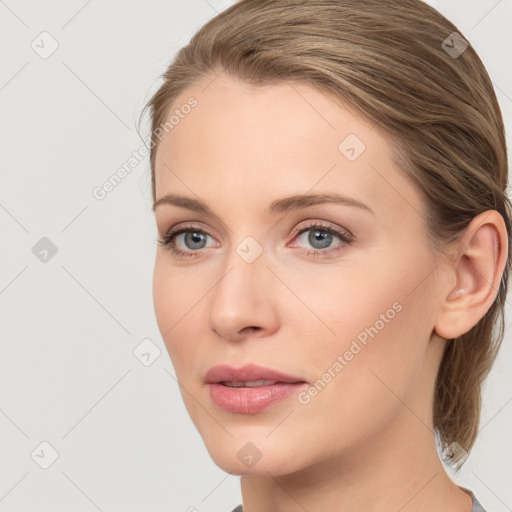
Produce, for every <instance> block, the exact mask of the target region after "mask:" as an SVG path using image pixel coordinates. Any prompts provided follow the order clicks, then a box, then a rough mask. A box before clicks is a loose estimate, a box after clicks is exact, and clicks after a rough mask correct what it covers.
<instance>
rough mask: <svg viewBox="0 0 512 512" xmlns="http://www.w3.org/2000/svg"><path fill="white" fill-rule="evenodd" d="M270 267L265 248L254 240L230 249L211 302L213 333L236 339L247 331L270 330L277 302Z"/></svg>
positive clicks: (247, 240) (247, 238) (210, 320)
mask: <svg viewBox="0 0 512 512" xmlns="http://www.w3.org/2000/svg"><path fill="white" fill-rule="evenodd" d="M267 263H268V261H267V258H266V257H265V251H264V250H263V246H262V244H260V243H259V242H258V241H257V240H256V239H255V238H254V237H252V236H247V237H245V238H244V239H242V241H241V242H240V243H238V244H237V245H234V246H232V247H231V248H230V251H229V253H228V254H227V255H226V256H225V261H224V263H223V267H222V268H223V272H222V275H221V276H220V277H219V280H218V281H217V282H216V284H215V285H214V288H213V290H212V295H211V298H210V311H209V322H210V327H211V328H212V329H214V330H215V331H217V332H218V333H219V334H221V335H222V336H224V337H236V336H237V334H238V333H239V332H240V331H241V330H242V329H244V328H245V327H260V328H265V329H268V328H270V324H271V323H272V322H273V320H275V315H276V304H274V300H275V299H276V298H275V297H274V295H273V292H272V287H271V285H270V282H269V280H270V279H271V278H272V276H271V272H270V271H269V269H268V268H267Z"/></svg>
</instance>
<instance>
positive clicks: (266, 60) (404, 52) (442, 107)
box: [139, 0, 512, 469]
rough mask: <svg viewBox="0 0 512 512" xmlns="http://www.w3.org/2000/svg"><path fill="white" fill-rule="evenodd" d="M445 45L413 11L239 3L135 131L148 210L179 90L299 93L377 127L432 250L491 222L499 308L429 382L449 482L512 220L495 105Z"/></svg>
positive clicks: (474, 420) (503, 288) (495, 338)
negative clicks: (313, 92)
mask: <svg viewBox="0 0 512 512" xmlns="http://www.w3.org/2000/svg"><path fill="white" fill-rule="evenodd" d="M453 32H456V33H457V34H458V35H459V36H458V37H459V43H458V44H459V46H458V48H460V51H462V50H463V48H464V41H465V40H464V39H463V38H461V36H460V32H459V31H458V29H457V27H456V26H455V25H453V24H452V23H451V22H450V21H449V20H447V19H446V18H445V17H444V16H442V15H441V14H440V13H439V12H437V11H436V10H435V9H433V8H432V7H430V6H429V5H427V4H425V3H423V2H422V1H420V0H400V1H396V0H307V1H304V0H241V1H239V2H237V3H236V4H234V5H232V6H231V7H229V8H228V9H226V10H224V11H223V12H221V13H220V14H219V15H217V16H215V17H214V18H213V19H211V20H210V21H208V22H207V23H206V24H205V25H204V26H203V27H202V28H200V29H199V30H198V31H197V32H196V33H195V35H194V36H193V37H192V39H191V40H190V42H189V44H188V45H186V46H184V47H183V48H181V49H180V50H179V51H178V52H177V54H176V55H175V58H174V60H173V61H172V62H171V64H170V65H169V67H168V68H167V70H166V71H165V73H164V74H163V75H162V78H163V80H164V82H163V83H162V84H161V86H160V87H159V89H158V90H157V91H156V93H155V94H154V95H153V96H152V97H151V99H150V101H149V102H148V103H147V104H146V105H145V107H144V109H143V110H142V112H141V117H142V115H143V114H144V112H145V111H146V109H150V114H151V149H150V165H151V183H152V192H153V201H154V200H155V194H156V192H155V157H156V152H157V149H158V141H159V140H160V138H161V126H162V125H164V124H165V119H166V116H167V115H168V114H169V112H170V109H171V106H172V105H173V103H174V102H175V100H176V98H177V96H178V95H179V94H180V93H182V92H183V91H185V90H186V89H187V88H188V87H190V86H192V85H195V84H197V83H198V82H199V81H200V80H202V79H204V78H208V77H211V79H213V78H214V77H215V76H216V75H217V74H218V73H220V72H224V73H226V74H228V75H229V76H231V77H233V78H236V79H237V80H239V81H241V82H244V83H248V84H253V85H256V86H262V85H271V84H278V83H282V82H295V83H303V84H307V85H310V86H312V87H315V88H316V89H318V90H321V91H323V92H326V93H328V94H330V95H332V96H333V97H334V98H338V99H339V100H340V101H343V102H345V103H349V104H351V105H352V106H354V107H356V108H357V109H358V111H359V112H361V114H362V115H363V116H365V117H366V118H368V119H370V120H371V121H372V122H374V123H375V124H378V125H380V126H379V128H380V129H381V130H382V131H383V133H386V134H388V135H389V136H390V139H389V140H390V141H391V144H392V147H393V151H394V155H395V159H396V161H397V163H398V165H399V168H400V170H401V172H403V173H404V175H405V176H407V177H409V178H410V179H411V180H412V182H413V183H415V184H416V185H417V187H418V189H419V191H420V193H421V194H422V197H423V199H424V201H425V205H426V218H425V219H424V222H425V226H426V235H427V237H428V239H429V240H430V242H431V243H432V244H433V247H435V248H436V249H438V250H442V249H443V247H447V246H448V244H451V243H456V242H457V241H458V240H459V237H460V235H461V234H462V233H463V232H464V230H465V228H466V227H467V226H468V224H469V223H470V222H471V220H472V219H473V218H474V217H475V216H476V215H478V214H480V213H482V212H484V211H487V210H496V211H498V212H499V213H500V214H501V215H502V217H503V219H504V222H505V225H506V229H507V235H508V249H509V251H508V258H507V261H506V268H505V270H504V272H503V274H502V276H501V281H500V286H499V290H498V291H497V295H496V298H495V300H494V302H493V304H492V306H491V307H490V308H489V310H488V311H487V312H486V314H485V315H484V316H483V317H482V318H481V319H480V320H479V321H478V323H477V324H476V325H475V326H474V327H473V328H472V329H471V330H469V331H468V332H467V333H465V334H463V335H461V336H459V337H457V338H454V339H452V340H449V341H448V343H447V345H446V349H445V351H444V354H443V357H442V360H441V364H440V367H439V370H438V374H437V377H436V382H435V389H434V403H433V411H432V414H433V425H434V429H435V434H436V436H437V438H438V439H437V440H438V441H439V442H440V447H441V449H442V450H443V456H444V459H445V461H446V462H447V463H448V464H455V465H456V466H457V469H459V467H460V466H461V465H462V464H463V463H464V461H465V455H466V454H467V453H468V452H469V451H470V450H471V448H472V446H473V444H474V442H475V440H476V437H477V433H478V426H479V422H480V409H481V393H482V386H483V383H484V381H485V379H486V378H487V375H488V373H489V371H490V370H491V367H492V365H493V362H494V360H495V358H496V356H497V354H498V351H499V348H500V346H501V343H502V340H503V336H504V306H505V301H506V294H507V282H508V274H509V272H510V265H511V258H510V232H511V229H510V226H511V211H512V209H511V203H510V201H509V199H508V197H507V194H506V187H507V179H508V163H507V149H506V141H505V133H504V126H503V120H502V116H501V112H500V108H499V105H498V102H497V99H496V95H495V92H494V90H493V86H492V83H491V80H490V78H489V76H488V74H487V71H486V70H485V67H484V65H483V63H482V62H481V60H480V58H479V57H478V55H477V53H476V52H475V50H474V49H473V48H472V46H471V45H470V44H468V46H467V48H466V49H465V50H464V51H462V53H460V51H459V53H460V55H457V54H453V52H452V53H451V54H450V52H448V51H447V47H446V41H449V42H450V45H449V46H454V44H453V41H454V40H453V36H454V34H453ZM448 37H452V40H451V41H450V40H449V39H447V38H448ZM455 37H457V36H455ZM460 41H462V46H461V43H460ZM443 42H444V43H443ZM139 121H140V118H139ZM159 127H160V128H159ZM166 131H167V130H166ZM494 327H498V328H497V329H496V330H495V329H494ZM452 443H457V445H455V444H452ZM454 446H455V447H457V448H459V446H460V447H461V448H462V450H461V449H460V448H459V449H458V450H457V449H453V448H454Z"/></svg>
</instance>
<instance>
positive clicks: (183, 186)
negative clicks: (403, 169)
mask: <svg viewBox="0 0 512 512" xmlns="http://www.w3.org/2000/svg"><path fill="white" fill-rule="evenodd" d="M190 97H193V98H195V101H193V100H189V98H190ZM187 101H188V105H192V104H193V105H194V106H193V107H191V108H188V107H184V108H183V106H184V105H187ZM196 102H197V103H196ZM176 109H177V110H178V112H175V111H176ZM172 110H173V112H172V113H175V116H177V117H175V118H174V120H173V128H172V130H170V131H169V132H168V133H166V134H164V136H163V137H162V140H161V142H160V144H159V147H158V152H157V157H156V167H155V173H156V175H155V179H156V199H157V202H158V200H160V199H162V198H165V197H166V196H168V195H169V194H173V195H175V196H183V197H185V198H188V202H185V201H182V202H181V206H179V205H177V204H172V202H171V201H170V199H169V197H168V198H167V199H169V201H166V200H163V201H162V202H159V203H158V205H157V206H156V208H155V215H156V222H157V228H158V235H159V238H160V239H162V238H163V237H164V236H165V235H166V233H167V232H168V231H169V230H170V229H171V228H172V229H174V230H177V229H179V228H186V229H188V230H189V231H188V233H187V232H185V233H183V232H182V233H180V234H177V235H176V236H175V237H174V238H173V239H172V241H171V243H170V245H169V246H164V245H160V244H159V246H158V249H157V255H156V263H155V271H154V282H153V294H154V305H155V312H156V318H157V321H158V326H159V329H160V331H161V333H162V336H163V339H164V341H165V344H166V347H167V349H168V352H169V355H170V357H171V360H172V363H173V365H174V368H175V371H176V377H177V379H178V381H179V383H180V385H181V386H180V390H181V394H182V397H183V400H184V403H185V406H186V408H187V410H188V412H189V414H190V416H191V419H192V421H193V422H194V424H195V426H196V428H197V429H198V431H199V433H200V434H201V436H202V438H203V439H204V442H205V444H206V447H207V449H208V451H209V453H210V455H211V456H212V458H213V460H214V461H215V462H216V463H217V464H218V465H219V466H220V467H221V468H223V469H224V470H225V471H228V472H231V473H235V474H263V473H264V472H266V471H269V472H271V473H272V474H274V475H279V474H289V473H292V472H295V471H299V470H301V469H304V468H307V467H309V466H312V465H313V464H317V463H319V462H322V461H326V460H327V459H332V458H333V457H344V458H345V460H350V457H352V456H353V457H356V456H357V457H359V458H360V457H361V456H363V457H364V455H365V454H368V455H369V456H375V454H376V453H378V451H379V450H384V449H385V447H390V449H391V447H393V445H394V444H396V443H403V442H404V439H407V438H408V435H409V436H410V435H415V434H414V433H415V432H416V433H420V432H421V433H425V432H426V431H428V430H429V429H428V428H426V427H427V426H429V425H430V424H431V405H432V404H431V396H432V390H433V383H434V378H435V375H436V372H437V368H438V365H439V362H440V358H441V355H442V350H443V347H444V345H443V344H444V340H442V339H441V338H439V337H438V336H437V335H435V333H433V330H434V324H435V320H436V313H437V311H438V310H439V305H438V304H437V303H436V296H437V295H438V294H439V293H438V292H439V290H440V288H439V287H440V286H441V282H442V279H441V274H440V271H439V268H440V267H437V268H436V263H437V260H436V259H435V253H434V252H433V251H432V250H431V249H430V248H429V246H428V243H427V239H426V237H425V232H424V229H423V217H424V205H423V203H422V201H421V197H420V195H419V192H418V191H417V189H416V188H415V187H414V186H413V185H412V184H411V183H410V182H409V181H408V180H407V179H406V178H405V177H404V176H403V175H402V174H401V173H400V172H399V170H398V167H397V166H396V164H395V163H394V162H393V161H392V158H391V152H390V146H389V145H388V140H387V139H386V138H385V137H384V136H383V134H382V133H380V132H379V130H378V126H372V124H371V123H370V122H368V121H367V120H365V119H364V118H363V117H361V116H360V115H359V114H357V113H356V111H354V110H353V109H351V108H349V107H348V106H343V107H342V106H340V105H339V104H338V103H336V102H334V101H333V100H332V99H330V98H329V97H328V96H326V95H324V94H322V93H321V92H319V91H317V90H316V89H313V88H311V87H309V86H307V85H305V84H293V85H292V84H279V85H271V86H266V87H262V88H257V87H250V86H248V85H244V84H242V83H240V82H238V81H236V80H234V79H230V78H227V77H226V76H225V75H223V74H221V75H220V76H218V77H217V78H216V79H214V78H213V76H212V77H211V78H210V79H209V80H208V81H204V82H202V83H201V84H198V85H196V86H194V87H190V88H189V89H187V90H186V91H185V92H184V93H182V94H181V95H180V96H179V98H178V99H177V101H176V102H175V104H174V105H173V109H172ZM176 120H178V121H176ZM304 195H305V196H306V199H301V200H299V199H293V200H292V198H296V197H297V196H304ZM324 195H325V197H323V198H322V196H324ZM327 196H339V197H343V198H345V199H339V200H338V201H329V200H328V198H327ZM313 199H314V200H313ZM199 202H200V204H201V205H206V206H207V208H208V210H206V209H204V208H203V209H202V208H199V207H198V205H199ZM356 202H357V203H356ZM271 206H273V208H272V209H270V208H271ZM299 232H301V233H299ZM194 233H195V234H194ZM171 249H175V250H177V251H179V254H174V253H173V252H172V251H171ZM249 364H255V365H258V366H261V367H265V368H267V369H272V370H276V371H279V372H281V373H283V374H286V375H288V376H291V377H293V378H292V379H291V380H293V381H296V382H297V381H298V382H299V383H298V384H297V383H296V384H291V383H288V384H273V385H269V386H268V387H265V386H263V385H261V384H269V382H266V383H259V384H260V385H257V386H256V387H252V386H251V385H249V386H243V387H242V388H233V387H229V386H226V385H224V384H220V383H217V384H211V383H206V382H205V376H206V373H207V372H208V371H209V370H210V369H211V368H212V367H214V366H217V365H229V366H230V367H233V368H235V369H238V368H240V367H242V366H245V365H249ZM250 376H251V375H249V377H250ZM214 377H215V376H214ZM214 377H212V378H213V379H214V380H215V378H214ZM242 377H243V376H242ZM246 377H247V375H246ZM255 377H258V375H257V374H256V375H255ZM261 377H262V378H263V379H265V372H264V374H263V375H262V376H261ZM270 377H271V378H270V379H266V380H269V381H270V382H272V381H279V378H276V377H275V376H270ZM272 377H274V378H272ZM224 378H225V376H224ZM216 380H222V375H221V376H219V375H217V378H216ZM231 380H232V381H234V380H237V376H236V375H235V376H233V377H232V379H231ZM248 380H259V379H258V378H253V379H250V378H249V379H248ZM240 381H244V379H243V378H240ZM279 382H280V381H279ZM300 382H301V383H300ZM249 384H251V383H249ZM252 384H258V383H252ZM269 397H271V398H270V399H269ZM404 436H405V437H404ZM411 446H412V445H411ZM376 450H377V451H376Z"/></svg>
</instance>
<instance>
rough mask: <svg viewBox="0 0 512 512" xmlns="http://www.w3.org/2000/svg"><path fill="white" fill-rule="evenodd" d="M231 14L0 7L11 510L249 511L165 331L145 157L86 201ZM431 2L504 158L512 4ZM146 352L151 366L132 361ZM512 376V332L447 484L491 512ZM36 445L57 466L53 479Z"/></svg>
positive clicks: (210, 9)
mask: <svg viewBox="0 0 512 512" xmlns="http://www.w3.org/2000/svg"><path fill="white" fill-rule="evenodd" d="M231 3H232V2H222V1H214V0H190V1H184V0H183V1H177V0H166V1H164V0H153V1H149V2H141V1H139V2H126V1H124V2H122V1H120V0H111V1H109V2H99V1H98V0H89V1H86V0H72V1H67V2H57V1H55V0H54V1H46V2H41V1H35V0H30V1H29V0H27V1H24V2H22V1H16V0H6V1H0V14H1V31H0V37H1V44H0V51H1V57H2V66H1V77H0V92H1V94H0V101H1V108H2V116H1V129H2V147H1V155H2V182H1V187H0V192H1V196H0V222H1V227H2V235H1V237H2V245H1V248H2V271H1V275H0V300H1V315H2V316H1V322H2V344H1V355H0V361H1V377H2V381H1V409H0V427H1V429H2V430H1V437H0V439H1V452H0V453H1V457H2V464H1V465H0V471H1V476H0V510H1V511H2V512H8V511H9V512H14V511H16V512H21V511H23V512H27V511H36V510H37V511H38V512H46V511H48V512H49V511H52V512H59V511H67V512H69V511H73V512H78V511H84V512H85V511H95V510H100V511H105V512H106V511H123V512H132V511H140V510H146V511H155V512H156V511H192V510H194V509H195V510H198V511H201V512H203V511H204V512H207V511H214V510H216V511H230V510H231V509H232V508H233V507H234V506H235V505H236V504H238V503H240V502H241V495H240V490H239V477H238V476H230V475H228V474H226V473H225V472H224V471H222V470H221V469H220V468H218V467H217V466H216V465H215V464H214V463H213V461H212V460H211V459H210V457H209V455H208V453H207V451H206V448H205V447H204V445H203V442H202V439H201V438H200V436H199V434H198V433H197V432H196V430H195V428H194V426H193V424H192V422H191V421H190V419H189V417H188V415H187V413H186V410H185V408H184V406H183V404H182V400H181V396H180V393H179V389H178V385H177V383H176V381H175V380H174V378H173V375H174V373H173V369H172V365H171V363H170V360H169V357H168V355H167V352H166V350H165V346H164V344H163V342H162V340H161V338H160V334H159V332H158V328H157V324H156V320H155V316H154V311H153V304H152V296H151V281H152V271H153V264H154V257H155V246H156V243H155V240H156V229H155V224H154V219H153V216H152V214H151V190H150V179H149V178H150V176H149V158H148V157H146V158H144V160H142V161H141V162H140V163H138V164H137V165H136V166H134V167H133V168H132V169H131V172H130V173H129V174H128V175H127V176H126V178H125V179H124V180H123V181H122V182H121V183H120V184H119V185H118V186H117V187H116V188H115V189H114V190H113V191H111V192H110V193H109V194H108V195H107V196H106V197H105V198H104V199H103V200H98V199H96V198H95V197H94V196H93V194H92V191H93V189H94V188H95V187H97V186H101V184H102V183H104V182H105V181H106V180H107V179H108V178H109V177H110V176H111V175H112V174H113V173H114V172H115V171H116V169H118V168H119V167H121V166H122V165H123V164H124V163H126V162H127V160H128V159H129V158H130V156H131V155H132V153H133V152H134V151H136V150H138V149H140V148H141V146H142V141H141V139H140V138H139V136H138V135H137V132H136V129H135V126H136V125H135V123H136V120H137V118H138V115H139V112H140V110H141V108H142V106H143V105H144V103H145V101H147V99H148V98H149V97H150V95H151V93H152V92H154V91H155V90H156V88H157V87H158V85H159V84H160V79H159V75H160V74H161V73H162V72H163V71H164V69H165V66H166V65H167V64H168V62H169V61H170V59H171V58H172V56H173V55H174V53H175V52H176V51H177V49H179V48H180V47H181V46H182V45H183V44H185V43H186V42H187V41H188V40H189V38H190V37H191V36H192V35H193V33H194V32H195V31H196V30H197V29H198V28H199V27H200V26H201V25H203V24H204V22H206V21H207V20H208V19H210V18H211V17H212V16H214V15H215V14H216V13H217V12H220V11H221V10H223V9H224V8H225V7H227V6H228V5H231ZM431 3H432V4H433V5H435V6H436V7H437V8H438V9H439V10H440V11H441V12H442V13H443V14H445V15H446V16H447V17H448V18H449V19H451V20H452V21H453V22H454V23H455V24H456V25H457V26H458V27H459V29H460V30H461V31H462V33H463V35H464V36H465V37H466V38H467V39H468V40H469V41H470V42H471V44H473V46H474V47H475V48H476V50H477V51H478V52H479V54H480V56H481V58H482V60H483V61H484V63H485V65H486V67H487V69H488V71H489V74H490V76H491V78H492V80H493V82H494V84H495V87H496V91H497V95H498V98H499V101H500V104H501V107H502V110H503V114H504V116H505V122H506V127H507V136H508V141H509V142H508V143H509V147H510V146H511V142H510V136H511V133H512V126H511V125H512V99H511V98H512V69H511V68H512V66H511V65H510V48H511V47H512V31H511V30H510V27H511V26H512V0H499V1H496V0H488V1H483V0H472V1H468V0H439V1H431ZM43 31H47V32H48V33H49V34H51V38H53V39H54V40H55V41H57V43H58V48H57V49H56V51H55V52H54V53H53V54H52V55H50V56H49V57H47V58H42V57H41V56H40V54H39V53H37V52H36V51H35V50H34V49H33V48H32V47H31V45H32V44H34V45H37V44H39V45H40V46H44V50H45V51H48V49H49V48H51V46H50V45H51V39H50V36H40V34H41V32H43ZM41 37H45V38H46V39H45V40H44V41H45V42H44V43H41V42H40V41H41ZM34 41H35V42H34ZM38 41H39V42H38ZM33 42H34V43H33ZM39 51H43V48H39ZM148 133H149V132H148V130H147V126H146V127H145V131H143V135H144V137H147V134H148ZM43 237H47V238H48V239H49V240H50V241H51V243H52V244H53V245H54V246H55V247H56V250H57V252H56V254H54V255H53V256H52V252H51V247H50V245H49V243H48V241H44V240H43V241H40V240H41V239H42V238H43ZM36 244H39V245H37V246H36ZM41 244H42V245H41ZM34 246H36V249H34V250H33V247H34ZM38 250H39V251H43V252H41V253H38ZM44 250H48V251H49V252H48V253H44ZM33 251H34V252H36V254H34V252H33ZM44 257H46V261H41V260H40V258H44ZM507 307H508V308H510V299H509V304H508V306H507ZM509 316H510V313H509V309H507V317H509ZM508 325H509V322H508V321H507V326H508ZM145 339H149V340H151V341H149V342H148V341H146V342H145V343H146V344H147V345H143V348H144V347H146V348H147V347H150V350H149V352H150V356H145V357H146V363H149V362H151V364H150V365H148V366H146V365H145V364H143V362H141V360H140V359H138V358H137V357H136V356H135V355H134V349H136V347H137V346H138V345H139V344H140V343H141V342H142V340H145ZM158 350H160V355H159V356H158ZM145 351H146V350H143V352H145ZM148 357H149V358H150V361H149V360H147V358H148ZM141 359H142V360H143V361H144V358H141ZM511 363H512V349H511V330H510V328H508V329H507V333H506V339H505V341H504V345H503V348H502V351H501V354H500V356H499V359H498V360H497V362H496V365H495V367H494V368H493V370H492V373H491V375H490V377H489V379H488V381H487V384H486V387H485V397H484V409H483V415H482V421H481V426H480V429H481V431H480V434H479V438H478V441H477V443H476V446H475V447H474V449H473V452H472V454H471V455H470V457H469V459H468V461H467V462H466V465H465V467H464V469H463V470H462V472H461V473H460V474H459V475H457V476H454V477H453V478H454V479H456V480H457V482H458V483H459V484H460V485H464V486H466V487H469V488H471V489H473V490H474V492H475V494H476V495H477V497H478V498H479V499H480V501H481V502H482V503H483V505H484V506H485V507H487V508H488V510H489V511H493V512H505V511H508V510H512V487H511V486H510V477H511V473H512V471H511V469H512V463H511V461H512V442H511V440H512V437H511V430H512V429H511V426H512V404H511V401H512V386H511V377H510V368H511V367H512V366H511ZM42 442H47V443H49V444H50V445H51V447H53V449H54V450H56V451H57V452H58V458H57V459H56V460H55V461H54V462H53V463H52V464H51V465H50V466H49V467H48V468H47V469H43V468H42V467H41V465H45V464H49V463H50V462H51V453H52V448H50V447H48V446H47V445H41V443H42ZM192 507H194V508H192Z"/></svg>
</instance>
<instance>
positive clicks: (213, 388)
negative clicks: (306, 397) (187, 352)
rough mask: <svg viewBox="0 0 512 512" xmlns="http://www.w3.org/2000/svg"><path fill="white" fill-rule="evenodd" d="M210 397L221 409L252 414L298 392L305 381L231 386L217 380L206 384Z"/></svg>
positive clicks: (305, 384) (304, 385) (304, 384)
mask: <svg viewBox="0 0 512 512" xmlns="http://www.w3.org/2000/svg"><path fill="white" fill-rule="evenodd" d="M208 386H209V388H210V398H211V399H212V401H213V402H214V403H215V404H217V405H218V406H219V407H220V408H221V409H223V410H225V411H227V412H233V413H237V414H253V413H256V412H260V411H263V410H264V409H266V408H267V407H269V406H270V405H272V404H273V403H275V402H278V401H279V400H283V399H284V398H287V397H289V396H291V395H295V394H297V393H298V391H299V390H300V389H302V388H303V387H306V386H307V383H306V382H295V383H285V382H279V383H277V384H272V385H270V386H256V387H253V388H249V387H241V388H232V387H229V386H224V385H223V384H220V383H218V382H212V383H210V384H208Z"/></svg>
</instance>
